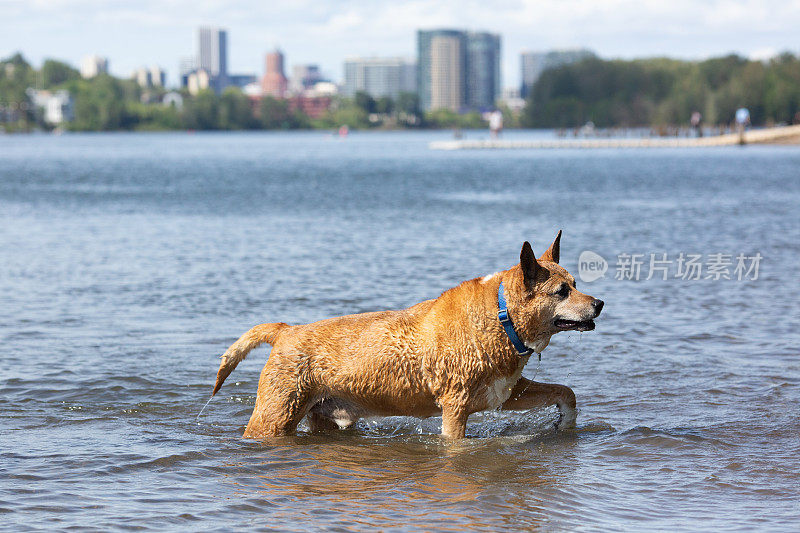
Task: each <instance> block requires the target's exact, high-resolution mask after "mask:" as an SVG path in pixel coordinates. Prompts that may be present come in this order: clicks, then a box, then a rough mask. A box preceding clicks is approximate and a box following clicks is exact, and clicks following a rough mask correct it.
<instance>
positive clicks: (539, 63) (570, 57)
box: [519, 49, 596, 98]
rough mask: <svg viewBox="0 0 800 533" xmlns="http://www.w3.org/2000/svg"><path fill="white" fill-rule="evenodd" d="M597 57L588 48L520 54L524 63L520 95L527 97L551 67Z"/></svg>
mask: <svg viewBox="0 0 800 533" xmlns="http://www.w3.org/2000/svg"><path fill="white" fill-rule="evenodd" d="M592 57H596V56H595V54H594V52H592V51H591V50H586V49H577V50H553V51H550V52H523V53H522V55H521V56H520V59H521V63H522V65H521V66H522V85H521V87H520V91H519V92H520V96H521V97H522V98H527V97H528V96H530V94H531V90H532V89H533V86H534V85H535V84H536V82H537V81H538V80H539V77H540V76H541V75H542V72H544V71H545V70H548V69H551V68H558V67H560V66H563V65H569V64H570V63H577V62H578V61H583V60H584V59H590V58H592Z"/></svg>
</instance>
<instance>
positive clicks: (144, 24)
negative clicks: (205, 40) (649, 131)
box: [0, 0, 800, 87]
mask: <svg viewBox="0 0 800 533" xmlns="http://www.w3.org/2000/svg"><path fill="white" fill-rule="evenodd" d="M202 25H213V26H220V27H223V28H225V29H227V30H228V65H229V71H230V73H233V74H239V73H252V74H257V75H259V76H261V75H262V74H263V71H264V67H263V57H264V53H265V52H267V51H270V50H272V49H274V48H275V47H276V46H279V47H280V48H281V49H282V50H283V51H284V53H285V55H286V66H287V70H288V72H287V75H288V74H290V72H291V71H290V69H291V66H292V65H294V64H304V63H313V64H319V65H320V67H321V68H322V70H323V72H324V73H325V74H326V75H327V76H328V77H330V78H331V79H333V80H334V81H340V80H341V78H342V75H343V74H342V71H343V66H342V64H343V61H344V59H345V58H347V57H363V56H403V57H408V58H411V59H413V58H414V57H415V55H416V30H417V29H432V28H440V27H446V28H459V29H467V30H480V31H491V32H494V33H499V34H501V36H502V64H503V68H502V76H503V79H502V85H503V86H504V87H515V86H517V85H518V84H519V81H520V72H519V71H520V59H519V54H520V52H522V51H524V50H535V51H538V50H550V49H564V48H589V49H591V50H593V51H595V52H596V53H597V54H599V55H600V56H601V57H605V58H626V59H629V58H636V57H652V56H669V57H676V58H686V59H702V58H707V57H713V56H719V55H724V54H727V53H730V52H735V53H738V54H740V55H743V56H747V57H751V58H757V59H765V58H768V57H770V56H772V55H774V54H776V53H778V52H781V51H786V50H788V51H791V52H793V53H795V54H800V0H760V1H759V0H741V1H735V0H728V1H721V0H694V1H690V0H483V1H480V0H409V1H403V0H360V1H358V0H332V1H328V0H314V1H309V0H290V1H286V2H264V1H260V2H259V1H252V0H0V58H5V57H7V56H9V55H11V54H13V53H15V52H17V51H19V52H22V54H23V55H24V56H25V57H26V58H27V59H28V61H31V62H32V63H33V64H34V65H37V66H38V65H40V64H41V62H42V61H43V60H44V59H45V58H55V59H60V60H64V61H66V62H68V63H71V64H73V65H76V66H77V65H78V64H79V63H80V60H81V58H82V57H83V56H85V55H90V54H98V55H101V56H105V57H107V58H108V59H109V64H110V69H111V72H112V74H114V75H117V76H128V75H130V73H131V72H132V71H133V70H134V69H135V68H137V67H139V66H145V65H159V66H161V67H162V68H164V69H166V70H167V72H168V83H170V84H174V83H176V82H177V71H178V63H179V60H180V58H181V57H184V56H191V55H193V54H194V53H195V47H196V40H197V38H196V29H197V27H199V26H202Z"/></svg>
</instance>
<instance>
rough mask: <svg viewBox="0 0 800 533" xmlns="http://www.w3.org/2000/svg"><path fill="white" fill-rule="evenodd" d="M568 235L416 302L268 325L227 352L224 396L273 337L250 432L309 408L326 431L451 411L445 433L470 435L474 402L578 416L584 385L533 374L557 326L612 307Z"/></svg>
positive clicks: (292, 419) (587, 319)
mask: <svg viewBox="0 0 800 533" xmlns="http://www.w3.org/2000/svg"><path fill="white" fill-rule="evenodd" d="M560 239H561V232H560V231H559V232H558V235H557V236H556V239H555V241H553V244H552V245H551V246H550V248H549V249H548V250H547V251H546V252H545V253H544V254H542V256H541V257H540V258H539V259H538V260H537V259H536V257H535V256H534V254H533V250H532V249H531V245H530V244H529V243H528V242H525V244H524V245H523V246H522V252H521V253H520V263H519V264H518V265H515V266H513V267H511V268H510V269H508V270H504V271H503V272H496V273H494V274H492V275H490V276H486V277H484V278H476V279H472V280H469V281H465V282H463V283H462V284H461V285H459V286H458V287H455V288H453V289H450V290H448V291H446V292H444V293H443V294H442V295H441V296H439V297H438V298H436V299H435V300H427V301H424V302H422V303H419V304H417V305H414V306H412V307H409V308H408V309H403V310H400V311H380V312H376V313H362V314H358V315H349V316H343V317H338V318H329V319H327V320H321V321H319V322H314V323H312V324H304V325H299V326H289V325H288V324H284V323H282V322H276V323H272V324H261V325H260V326H256V327H254V328H253V329H251V330H250V331H248V332H247V333H245V334H244V335H243V336H242V337H241V338H240V339H239V340H237V341H236V342H235V343H234V344H233V345H232V346H231V347H230V348H228V350H227V351H226V352H225V354H224V355H223V356H222V363H221V364H220V367H219V372H218V373H217V381H216V384H215V385H214V392H213V393H212V396H213V394H216V392H217V391H218V390H219V388H220V387H221V386H222V384H223V383H224V381H225V378H226V377H228V375H229V374H230V373H231V372H232V371H233V370H234V369H235V368H236V365H237V364H239V362H240V361H242V360H243V359H244V358H245V356H247V354H248V352H250V350H252V349H254V348H256V347H257V346H259V345H261V344H263V343H265V342H266V343H270V344H272V346H273V348H272V353H271V354H270V356H269V359H268V360H267V363H266V365H265V366H264V369H263V370H262V371H261V378H260V379H259V382H258V394H257V397H256V405H255V409H254V410H253V415H252V416H251V417H250V422H249V423H248V424H247V428H246V429H245V432H244V436H245V437H252V438H259V437H266V436H271V435H284V434H288V433H293V432H294V431H295V429H296V427H297V424H298V423H299V422H300V421H301V420H302V419H303V417H304V416H306V415H308V416H309V421H310V423H311V428H312V430H313V431H317V430H321V429H333V428H337V427H338V428H345V427H350V426H352V425H353V424H355V422H356V421H357V420H358V418H359V417H362V416H371V415H383V416H389V415H405V416H415V417H420V418H425V417H429V416H434V415H438V414H441V415H442V434H443V435H445V436H447V437H450V438H461V437H463V436H464V431H465V429H466V425H467V417H468V416H469V415H470V414H471V413H475V412H478V411H483V410H485V409H495V408H498V407H501V406H502V408H503V409H520V410H524V409H531V408H534V407H539V406H546V405H557V406H558V408H559V411H560V413H561V416H560V419H559V421H558V422H557V423H556V425H557V427H559V428H562V427H572V426H574V423H575V416H576V411H575V394H574V393H573V392H572V389H570V388H569V387H566V386H564V385H554V384H546V383H537V382H533V381H530V380H527V379H525V378H523V377H521V374H522V369H523V367H524V366H525V364H526V363H527V362H528V358H529V356H530V354H531V353H533V352H541V351H542V350H543V349H544V348H545V347H546V346H547V344H548V343H549V342H550V337H551V336H552V335H553V334H554V333H558V332H559V331H565V330H579V331H589V330H592V329H594V322H593V320H592V319H594V318H595V317H597V316H598V315H599V314H600V310H601V309H602V308H603V302H602V301H601V300H598V299H596V298H593V297H591V296H588V295H586V294H583V293H581V292H578V290H577V289H576V288H575V279H574V278H573V277H572V276H571V275H570V274H569V273H568V272H567V271H566V270H564V269H563V268H562V267H560V266H559V265H558V259H559V247H560V245H559V242H560ZM501 283H502V286H501ZM498 295H499V296H498ZM503 299H504V300H505V302H507V309H508V310H507V314H508V316H509V317H510V319H511V321H512V322H513V324H511V323H510V322H508V321H507V322H506V326H504V325H503V324H501V321H500V319H499V318H498V311H499V309H500V308H501V307H500V306H501V305H502V304H503ZM499 302H500V303H499ZM509 324H510V325H511V329H510V330H509V329H507V326H508V325H509ZM515 336H516V337H517V338H516V339H514V338H513V337H515ZM515 342H516V346H517V347H516V348H515ZM523 343H524V346H523ZM520 352H522V353H520Z"/></svg>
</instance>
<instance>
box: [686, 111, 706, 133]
mask: <svg viewBox="0 0 800 533" xmlns="http://www.w3.org/2000/svg"><path fill="white" fill-rule="evenodd" d="M689 122H690V123H691V124H692V130H693V131H694V136H695V137H702V136H703V128H702V127H701V126H700V125H701V124H702V122H703V115H701V114H700V111H695V112H694V113H692V118H691V119H690V120H689Z"/></svg>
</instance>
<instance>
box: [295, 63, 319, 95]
mask: <svg viewBox="0 0 800 533" xmlns="http://www.w3.org/2000/svg"><path fill="white" fill-rule="evenodd" d="M321 81H324V80H323V79H322V73H321V72H320V70H319V66H318V65H294V66H292V78H291V80H290V81H289V91H291V92H292V93H294V94H300V93H302V92H303V91H305V90H308V89H311V88H312V87H313V86H314V85H316V84H317V83H318V82H321Z"/></svg>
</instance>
